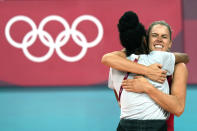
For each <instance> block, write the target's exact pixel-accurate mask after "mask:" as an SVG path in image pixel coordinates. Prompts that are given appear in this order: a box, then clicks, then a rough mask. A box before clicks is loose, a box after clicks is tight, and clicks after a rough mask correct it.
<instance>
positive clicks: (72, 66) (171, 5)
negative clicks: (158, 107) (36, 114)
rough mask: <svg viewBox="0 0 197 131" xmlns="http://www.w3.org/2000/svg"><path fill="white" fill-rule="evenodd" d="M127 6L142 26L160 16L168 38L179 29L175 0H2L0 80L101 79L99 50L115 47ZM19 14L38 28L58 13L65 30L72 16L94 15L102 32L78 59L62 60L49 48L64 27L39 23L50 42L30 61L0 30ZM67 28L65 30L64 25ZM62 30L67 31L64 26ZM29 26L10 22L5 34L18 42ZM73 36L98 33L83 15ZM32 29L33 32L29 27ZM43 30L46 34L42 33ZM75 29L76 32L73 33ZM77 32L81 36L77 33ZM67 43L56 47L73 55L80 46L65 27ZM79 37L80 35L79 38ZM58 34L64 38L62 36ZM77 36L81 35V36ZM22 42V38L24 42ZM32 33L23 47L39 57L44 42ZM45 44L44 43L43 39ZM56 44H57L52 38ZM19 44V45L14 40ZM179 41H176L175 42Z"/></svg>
mask: <svg viewBox="0 0 197 131" xmlns="http://www.w3.org/2000/svg"><path fill="white" fill-rule="evenodd" d="M128 10H133V11H135V12H136V13H137V14H139V17H140V20H141V22H142V23H144V24H145V26H146V27H148V25H149V24H150V23H151V22H153V21H155V20H165V21H166V22H168V23H169V24H170V25H171V26H172V28H173V30H174V32H173V39H175V38H176V37H177V35H178V34H180V32H181V31H182V14H181V1H180V0H174V1H171V0H165V1H155V0H148V1H147V0H122V1H119V0H107V1H106V0H105V1H104V0H100V1H98V0H75V1H71V0H70V1H66V0H65V1H64V0H58V1H52V0H49V1H48V0H43V1H33V0H29V1H22V0H18V1H11V0H9V1H2V2H0V16H1V18H0V34H1V35H0V60H1V66H0V80H1V84H2V85H5V84H8V85H22V86H36V85H40V86H54V85H55V86H56V85H58V86H64V85H93V84H101V83H103V82H106V81H107V79H108V68H107V67H106V66H104V65H102V64H101V62H100V61H101V57H102V56H103V54H105V53H107V52H110V51H114V50H120V49H121V47H120V44H119V37H118V32H117V23H118V19H119V18H120V16H121V15H122V14H123V13H124V12H125V11H128ZM19 15H23V16H26V17H28V18H29V19H31V20H32V21H33V23H34V24H35V30H38V28H39V26H40V23H42V22H43V20H44V19H45V18H46V17H48V16H51V15H55V16H60V17H61V18H62V19H63V20H66V21H67V23H68V25H69V28H70V29H71V27H72V24H73V23H74V21H75V20H76V19H77V18H78V17H80V16H84V15H91V16H93V17H95V18H97V19H98V20H99V22H100V23H101V25H102V29H103V35H102V38H101V40H100V41H99V42H98V43H97V45H95V46H94V47H90V48H87V52H86V53H85V54H84V56H83V57H82V58H81V59H80V60H78V61H72V62H71V61H66V60H64V59H62V58H61V57H60V56H59V54H58V52H57V50H56V47H55V43H56V42H55V41H56V39H57V37H59V35H60V33H61V32H62V31H64V25H63V24H61V23H60V22H58V21H54V20H50V21H49V22H48V23H46V24H45V25H44V29H43V30H44V31H45V36H44V39H45V41H48V43H50V44H51V45H54V50H53V53H52V55H51V56H50V58H48V59H47V60H45V61H41V62H35V61H32V60H31V59H29V58H28V57H27V56H26V55H25V54H24V52H25V51H23V50H22V49H21V48H16V47H14V46H13V45H11V44H10V42H9V41H8V36H6V35H5V29H6V27H7V26H8V22H9V20H11V19H12V18H14V17H16V16H19ZM68 30H69V29H68ZM68 30H67V31H68ZM31 31H32V27H31V26H30V25H29V24H28V23H27V22H25V21H16V22H15V23H14V24H13V25H12V26H11V28H10V32H9V33H10V36H11V38H12V39H13V40H15V41H16V42H18V43H22V42H24V41H25V40H24V38H28V37H27V34H28V33H29V38H28V39H27V40H26V41H25V42H26V43H27V42H29V41H31V39H32V38H33V35H31ZM75 31H78V34H77V35H78V36H77V38H78V40H79V41H80V40H81V41H83V42H87V45H89V46H90V45H91V44H90V43H89V44H88V42H91V41H94V40H95V38H96V37H97V34H98V29H97V26H96V24H95V23H94V22H92V21H88V20H84V21H81V22H80V23H79V25H78V26H77V29H75ZM34 33H35V32H34ZM46 33H48V34H50V35H51V37H48V36H46ZM75 33H76V32H75ZM79 33H81V35H83V36H84V37H82V36H79V35H80V34H79ZM41 34H42V35H43V34H44V32H42V33H41ZM68 34H69V35H67V36H66V35H65V37H69V38H68V40H67V42H65V43H63V44H64V45H63V46H62V47H61V50H62V53H64V54H66V55H68V56H70V57H73V56H76V55H78V54H79V53H80V51H81V50H82V49H83V48H84V47H83V48H82V47H81V46H80V44H77V41H76V40H74V39H72V36H73V35H74V33H73V32H72V31H70V30H69V33H68ZM79 37H80V38H79ZM62 39H64V37H62ZM82 39H83V40H82ZM25 42H24V43H25ZM44 43H45V42H43V41H42V40H41V38H40V37H39V35H38V33H37V35H36V36H35V42H33V43H32V45H31V46H29V47H28V48H27V49H28V51H29V52H30V54H32V55H34V56H36V57H42V56H44V55H45V54H46V53H47V52H48V51H49V49H50V48H49V47H48V46H47V45H45V44H44ZM46 43H47V42H46ZM56 44H57V43H56ZM19 46H20V44H19ZM176 46H179V45H178V44H176V45H175V48H176Z"/></svg>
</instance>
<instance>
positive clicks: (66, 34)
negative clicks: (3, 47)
mask: <svg viewBox="0 0 197 131" xmlns="http://www.w3.org/2000/svg"><path fill="white" fill-rule="evenodd" d="M85 20H89V21H92V22H93V23H95V24H96V26H97V29H98V34H97V37H96V39H95V40H93V41H92V42H89V43H88V42H87V40H86V37H85V36H84V35H83V34H82V33H81V32H80V31H79V30H77V26H78V24H79V23H80V22H82V21H85ZM17 21H24V22H27V23H28V24H29V25H30V26H31V28H32V30H31V31H30V32H28V33H27V34H26V35H25V36H24V38H23V39H22V43H18V42H16V41H14V40H13V39H12V37H11V35H10V29H11V27H12V25H13V24H14V23H15V22H17ZM49 21H58V22H60V23H61V24H62V25H63V26H64V30H63V31H62V32H60V33H59V34H58V35H57V38H56V40H53V38H52V36H51V35H50V34H49V33H48V32H46V31H45V30H44V26H45V25H46V24H47V23H48V22H49ZM70 35H71V36H72V39H73V41H75V43H76V44H77V45H79V46H81V47H82V49H81V51H80V53H79V54H78V55H76V56H72V57H71V56H67V55H65V54H64V53H63V52H62V51H61V47H62V46H64V45H66V43H67V42H68V40H69V38H70ZM5 36H6V38H7V40H8V42H9V43H10V44H11V45H12V46H14V47H16V48H21V49H22V50H23V53H24V54H25V56H26V57H27V58H28V59H29V60H31V61H33V62H44V61H46V60H48V59H49V58H50V57H51V56H52V55H53V52H54V50H56V52H57V54H58V56H59V57H60V58H62V59H63V60H65V61H68V62H75V61H78V60H80V59H81V58H83V57H84V56H85V54H86V52H87V49H88V48H91V47H94V46H96V45H97V44H99V42H100V41H101V40H102V37H103V27H102V24H101V22H100V21H99V20H98V19H97V18H96V17H94V16H91V15H82V16H79V17H78V18H76V19H75V21H74V22H73V24H72V26H71V28H70V27H69V24H68V22H67V21H66V20H65V19H64V18H62V17H60V16H57V15H51V16H47V17H46V18H44V19H43V20H42V21H41V22H40V25H39V26H38V28H37V27H36V24H35V23H34V21H33V20H32V19H30V18H29V17H27V16H22V15H19V16H15V17H13V18H11V19H10V20H9V21H8V23H7V25H6V27H5ZM37 36H39V38H40V40H41V42H42V43H43V44H44V45H45V46H47V47H49V51H48V52H47V53H46V54H45V55H44V56H41V57H36V56H33V55H32V54H30V53H29V51H28V49H27V48H28V47H30V46H31V45H33V44H34V42H35V41H36V39H37ZM30 38H31V39H30ZM46 38H47V40H46ZM79 38H80V39H79ZM29 39H30V40H29Z"/></svg>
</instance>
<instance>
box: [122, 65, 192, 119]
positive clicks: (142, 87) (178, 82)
mask: <svg viewBox="0 0 197 131" xmlns="http://www.w3.org/2000/svg"><path fill="white" fill-rule="evenodd" d="M187 78H188V70H187V67H186V65H185V64H184V63H179V64H177V65H176V66H175V72H174V76H173V82H172V87H171V95H168V94H165V93H162V92H161V91H159V90H158V89H157V88H155V87H154V86H153V85H152V84H150V83H149V82H148V81H147V79H145V78H144V77H136V78H135V79H128V80H124V81H123V83H122V85H123V88H124V89H125V90H126V91H130V92H136V93H146V94H148V95H149V96H150V97H151V99H153V100H154V101H155V102H156V103H157V104H158V105H160V106H161V107H162V108H163V109H165V110H166V111H169V112H170V113H172V114H174V115H176V116H180V115H181V114H182V113H183V111H184V108H185V97H186V84H187Z"/></svg>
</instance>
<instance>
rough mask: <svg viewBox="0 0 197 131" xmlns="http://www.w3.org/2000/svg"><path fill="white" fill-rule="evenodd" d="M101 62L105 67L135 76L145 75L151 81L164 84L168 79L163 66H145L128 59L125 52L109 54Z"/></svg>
mask: <svg viewBox="0 0 197 131" xmlns="http://www.w3.org/2000/svg"><path fill="white" fill-rule="evenodd" d="M101 62H102V63H103V64H104V65H107V66H109V67H112V68H114V69H117V70H120V71H124V72H131V73H135V74H140V75H145V76H146V77H148V78H150V79H151V80H154V81H157V82H160V83H163V82H164V80H165V77H166V71H164V70H161V69H160V68H161V67H162V65H160V64H153V65H151V66H144V65H141V64H138V63H135V62H133V61H130V60H128V59H126V55H125V52H124V51H114V52H111V53H107V54H105V55H104V56H103V57H102V60H101Z"/></svg>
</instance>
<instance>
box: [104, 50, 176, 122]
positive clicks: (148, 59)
mask: <svg viewBox="0 0 197 131" xmlns="http://www.w3.org/2000/svg"><path fill="white" fill-rule="evenodd" d="M139 56H140V57H139V60H138V63H139V64H143V65H146V66H149V65H151V64H154V63H159V64H162V69H164V70H166V71H167V75H172V74H173V72H174V64H175V56H174V54H173V53H169V52H163V51H152V52H151V53H150V54H149V55H144V54H143V55H139ZM135 58H138V56H137V55H134V54H132V55H131V56H129V57H127V59H129V60H131V61H134V59H135ZM125 75H126V72H121V71H118V70H116V69H113V68H110V72H109V81H108V86H109V88H112V89H115V90H116V92H117V94H118V95H119V90H120V86H121V83H122V80H123V78H124V77H125ZM134 75H135V74H132V73H130V75H129V76H128V78H129V79H132V78H133V76H134ZM147 79H148V78H147ZM148 80H149V82H150V83H151V84H152V85H154V86H155V87H156V88H158V89H159V90H160V91H162V92H164V93H166V94H169V85H168V82H167V80H166V81H165V82H164V83H163V84H160V83H157V82H154V81H152V80H150V79H148ZM120 104H121V115H120V118H124V119H138V120H149V119H167V118H168V116H169V113H168V112H166V111H164V110H163V109H162V108H161V107H160V106H159V105H157V104H156V103H155V102H154V101H153V100H152V99H151V98H150V97H149V96H148V95H147V94H145V93H133V92H127V91H125V90H124V89H123V91H122V95H121V98H120Z"/></svg>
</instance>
